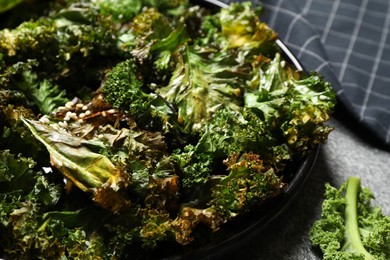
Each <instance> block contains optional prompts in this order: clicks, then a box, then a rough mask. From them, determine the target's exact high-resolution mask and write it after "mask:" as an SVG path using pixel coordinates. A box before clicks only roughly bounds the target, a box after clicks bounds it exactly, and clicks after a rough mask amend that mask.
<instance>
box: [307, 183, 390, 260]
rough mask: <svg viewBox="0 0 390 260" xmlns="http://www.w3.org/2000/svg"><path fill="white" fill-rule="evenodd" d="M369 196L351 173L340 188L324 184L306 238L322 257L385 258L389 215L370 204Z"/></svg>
mask: <svg viewBox="0 0 390 260" xmlns="http://www.w3.org/2000/svg"><path fill="white" fill-rule="evenodd" d="M373 198H374V197H373V193H372V191H370V190H369V189H368V188H362V187H361V184H360V179H359V178H358V177H355V176H351V177H349V178H348V180H347V182H346V183H344V184H343V185H342V186H341V187H340V189H337V188H335V187H333V186H331V185H330V184H326V186H325V200H324V202H323V204H322V213H321V218H320V219H318V220H317V221H316V222H315V223H314V224H313V226H312V228H311V230H310V240H311V242H312V244H313V245H314V246H317V247H319V248H320V249H321V250H322V252H323V253H324V259H341V258H342V259H388V258H389V256H390V250H389V237H390V217H389V216H386V215H383V213H382V211H381V209H380V208H379V206H373V205H372V204H371V200H372V199H373Z"/></svg>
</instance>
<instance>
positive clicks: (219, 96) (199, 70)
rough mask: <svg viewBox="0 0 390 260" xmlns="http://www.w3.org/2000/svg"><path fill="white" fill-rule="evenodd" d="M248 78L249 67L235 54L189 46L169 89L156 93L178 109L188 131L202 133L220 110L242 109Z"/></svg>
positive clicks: (162, 89) (179, 121)
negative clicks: (201, 129) (243, 88)
mask: <svg viewBox="0 0 390 260" xmlns="http://www.w3.org/2000/svg"><path fill="white" fill-rule="evenodd" d="M246 77H247V68H246V67H242V66H240V65H239V64H237V63H236V62H235V60H234V55H229V54H226V53H222V54H218V53H214V52H208V51H206V52H202V50H197V49H195V48H193V47H191V46H188V47H186V48H185V49H183V50H182V53H181V55H180V59H179V61H178V63H177V67H176V69H175V71H174V72H173V75H172V77H171V79H170V82H169V84H168V86H165V87H162V88H159V89H157V90H156V92H157V93H158V94H160V95H161V96H162V97H163V98H164V99H166V100H167V101H169V102H171V103H172V104H173V105H174V106H175V107H177V110H178V118H177V121H178V123H179V124H180V125H182V126H183V128H184V131H187V132H188V131H193V130H195V131H198V130H199V129H200V128H201V126H202V124H204V123H205V122H207V121H208V120H209V119H210V118H211V117H212V115H213V114H214V113H215V112H216V111H217V110H218V109H221V108H223V107H228V108H230V109H232V110H238V109H239V107H240V105H241V104H242V85H243V84H244V81H245V79H246Z"/></svg>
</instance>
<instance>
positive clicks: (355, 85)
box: [224, 0, 390, 147]
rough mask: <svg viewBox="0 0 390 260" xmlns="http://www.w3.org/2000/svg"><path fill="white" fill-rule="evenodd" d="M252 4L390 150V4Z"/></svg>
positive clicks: (329, 0)
mask: <svg viewBox="0 0 390 260" xmlns="http://www.w3.org/2000/svg"><path fill="white" fill-rule="evenodd" d="M224 2H225V3H229V2H233V1H224ZM253 2H254V4H259V3H260V4H262V5H263V6H264V12H263V15H262V17H261V18H262V20H263V21H264V22H266V23H268V24H269V26H270V27H271V28H273V29H274V30H275V31H276V32H278V34H279V36H280V39H281V40H282V41H283V42H284V43H285V44H286V45H287V46H288V47H289V49H290V50H291V51H292V52H293V53H294V54H295V55H296V57H297V58H298V60H299V61H300V62H301V63H302V64H303V66H304V68H305V69H306V70H308V71H312V70H314V71H318V72H319V73H320V74H322V75H323V76H324V77H325V79H326V80H328V81H330V82H331V83H332V85H333V88H334V89H335V90H336V92H337V95H338V98H339V102H340V103H342V104H343V105H344V106H345V107H346V108H347V109H348V110H349V111H350V112H351V114H352V117H354V120H355V121H357V122H359V126H361V127H362V128H368V129H370V130H371V132H372V133H374V134H375V135H376V136H377V137H379V139H380V140H381V142H383V143H386V145H387V146H388V147H390V35H389V29H390V2H389V1H388V0H343V1H341V0H326V1H324V0H261V1H253Z"/></svg>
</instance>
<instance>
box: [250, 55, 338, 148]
mask: <svg viewBox="0 0 390 260" xmlns="http://www.w3.org/2000/svg"><path fill="white" fill-rule="evenodd" d="M244 99H245V107H249V108H251V109H252V110H253V111H255V112H256V113H257V114H259V116H261V117H262V118H264V120H265V121H266V122H267V123H268V124H269V125H270V126H271V127H273V126H281V129H282V131H283V133H282V134H283V135H284V136H285V138H286V142H287V144H288V145H289V147H290V148H291V149H293V150H296V151H299V152H300V153H302V154H306V153H307V152H308V151H310V149H312V148H313V147H314V146H315V145H317V144H319V143H321V142H323V141H324V140H325V139H326V138H327V136H328V134H329V132H330V131H331V130H332V129H333V128H332V127H330V126H327V125H325V124H324V123H325V121H327V120H328V119H329V115H330V114H331V113H332V112H333V108H334V105H335V102H336V100H335V93H334V91H333V90H332V88H331V86H330V84H329V83H328V82H326V81H324V79H323V78H322V77H320V76H319V75H318V74H316V73H312V74H310V75H306V74H303V73H296V72H294V71H293V70H292V68H291V67H289V66H287V65H286V63H285V62H284V61H283V60H282V59H281V56H280V54H276V56H275V58H274V59H273V60H272V61H268V60H266V61H264V62H263V63H262V64H261V65H260V66H259V69H258V73H257V74H255V76H254V77H253V79H252V81H251V83H250V84H249V85H248V87H247V88H246V91H245V94H244Z"/></svg>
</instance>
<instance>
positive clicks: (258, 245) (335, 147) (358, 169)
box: [229, 115, 390, 260]
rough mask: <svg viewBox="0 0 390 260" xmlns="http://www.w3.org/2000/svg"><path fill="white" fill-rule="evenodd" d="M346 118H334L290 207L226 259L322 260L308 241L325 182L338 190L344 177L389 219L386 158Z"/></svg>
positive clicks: (389, 171) (389, 172)
mask: <svg viewBox="0 0 390 260" xmlns="http://www.w3.org/2000/svg"><path fill="white" fill-rule="evenodd" d="M347 118H348V116H344V115H342V116H340V117H337V118H332V119H331V120H330V121H329V124H330V125H333V126H334V127H335V130H334V131H333V132H332V133H331V134H330V136H329V138H328V141H327V142H326V143H325V144H323V145H322V146H321V148H320V151H319V154H318V158H317V160H316V162H315V165H314V168H313V170H312V172H311V174H310V176H309V177H308V179H307V181H306V182H305V184H304V186H303V188H302V189H301V190H300V191H299V192H298V194H297V195H296V197H295V198H294V200H293V201H292V202H291V203H290V204H289V206H288V207H287V208H286V209H285V210H284V211H283V212H282V213H281V215H279V217H277V218H276V219H275V220H273V222H271V225H269V226H268V227H267V228H266V229H265V230H261V231H259V232H257V233H255V234H253V235H251V236H250V237H249V238H248V239H244V241H243V242H242V245H241V246H240V247H239V248H237V249H235V250H234V252H231V253H229V259H281V260H283V259H322V257H321V254H320V253H319V252H317V251H316V250H314V249H313V248H312V247H311V245H310V241H309V239H308V232H309V229H310V227H311V225H312V224H313V223H314V221H316V220H317V219H318V218H319V216H320V214H321V203H322V200H323V194H324V184H325V183H326V182H328V183H331V184H332V185H334V186H336V187H339V186H340V185H341V184H342V183H343V182H345V181H346V179H347V178H348V176H351V175H354V176H359V177H360V178H361V182H362V186H365V187H369V188H371V189H372V190H373V191H374V194H375V197H376V198H375V200H374V201H373V202H374V203H375V204H377V205H380V206H381V207H382V210H383V212H384V213H385V214H387V215H390V189H389V188H388V187H390V152H389V151H387V150H386V149H382V148H380V147H379V146H378V145H377V144H373V141H372V139H371V138H370V136H369V133H365V132H363V133H361V131H360V129H359V126H358V125H356V124H355V123H353V122H352V123H351V122H350V121H349V120H347Z"/></svg>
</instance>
